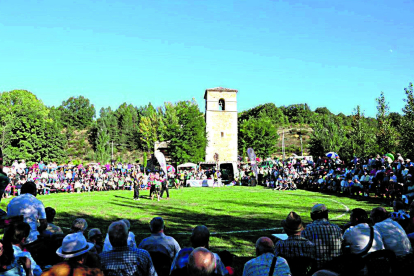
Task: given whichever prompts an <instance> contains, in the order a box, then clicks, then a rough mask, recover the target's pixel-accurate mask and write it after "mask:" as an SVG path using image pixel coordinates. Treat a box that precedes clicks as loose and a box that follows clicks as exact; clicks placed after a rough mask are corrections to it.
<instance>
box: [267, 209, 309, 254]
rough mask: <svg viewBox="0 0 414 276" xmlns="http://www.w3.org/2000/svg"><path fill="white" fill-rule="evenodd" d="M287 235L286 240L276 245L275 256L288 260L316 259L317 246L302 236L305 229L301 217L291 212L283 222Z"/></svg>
mask: <svg viewBox="0 0 414 276" xmlns="http://www.w3.org/2000/svg"><path fill="white" fill-rule="evenodd" d="M282 226H283V229H284V231H285V233H286V234H287V235H288V238H287V239H286V240H280V241H278V242H277V243H276V245H275V255H281V256H284V257H287V258H294V257H308V258H312V259H315V258H316V247H315V244H314V243H313V242H311V241H309V240H308V239H306V238H304V237H302V236H301V233H302V231H303V230H304V229H305V228H304V227H303V224H302V219H301V217H300V216H299V215H298V214H296V213H295V212H293V211H292V212H290V213H289V215H288V216H287V218H286V219H285V220H283V221H282Z"/></svg>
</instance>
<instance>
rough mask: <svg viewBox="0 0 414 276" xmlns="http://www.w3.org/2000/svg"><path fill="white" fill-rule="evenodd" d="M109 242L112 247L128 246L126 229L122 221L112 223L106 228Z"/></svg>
mask: <svg viewBox="0 0 414 276" xmlns="http://www.w3.org/2000/svg"><path fill="white" fill-rule="evenodd" d="M108 236H109V241H110V242H111V244H112V246H113V247H120V246H126V245H127V244H128V242H127V241H128V227H127V225H126V224H125V222H123V221H122V220H119V221H115V222H112V223H111V225H109V227H108Z"/></svg>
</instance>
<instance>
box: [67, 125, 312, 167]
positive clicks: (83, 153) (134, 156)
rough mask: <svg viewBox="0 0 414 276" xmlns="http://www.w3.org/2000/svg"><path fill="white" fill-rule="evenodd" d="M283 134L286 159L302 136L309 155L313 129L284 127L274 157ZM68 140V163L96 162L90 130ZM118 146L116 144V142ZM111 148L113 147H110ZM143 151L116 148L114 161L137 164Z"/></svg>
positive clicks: (279, 152)
mask: <svg viewBox="0 0 414 276" xmlns="http://www.w3.org/2000/svg"><path fill="white" fill-rule="evenodd" d="M283 132H284V133H285V152H286V157H289V156H292V154H293V153H294V154H296V155H301V149H300V135H301V134H302V142H303V154H304V155H309V152H308V147H307V144H308V141H309V139H310V133H311V132H312V128H311V127H309V126H308V125H302V126H299V125H298V126H295V125H290V126H284V127H279V128H278V130H277V133H278V135H279V141H278V143H277V145H276V152H275V153H274V154H273V157H282V137H283ZM63 133H65V135H66V137H67V138H68V141H69V142H68V144H67V145H66V148H65V151H66V153H67V161H68V162H70V161H72V162H74V161H75V160H76V161H75V162H78V161H82V162H95V161H96V160H95V153H94V151H93V147H92V145H91V144H90V142H89V140H88V130H87V129H84V130H80V131H73V132H71V133H66V130H64V131H63ZM115 144H116V142H115ZM109 146H111V145H109ZM142 156H143V155H142V152H141V151H128V150H126V149H118V148H117V147H116V146H114V159H115V160H119V161H125V162H136V160H142Z"/></svg>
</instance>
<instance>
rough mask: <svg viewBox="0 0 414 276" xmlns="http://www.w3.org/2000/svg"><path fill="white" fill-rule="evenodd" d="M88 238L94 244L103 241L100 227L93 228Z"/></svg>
mask: <svg viewBox="0 0 414 276" xmlns="http://www.w3.org/2000/svg"><path fill="white" fill-rule="evenodd" d="M88 240H90V241H91V242H93V243H94V244H96V243H100V242H102V232H101V230H100V229H99V228H92V229H91V230H89V232H88Z"/></svg>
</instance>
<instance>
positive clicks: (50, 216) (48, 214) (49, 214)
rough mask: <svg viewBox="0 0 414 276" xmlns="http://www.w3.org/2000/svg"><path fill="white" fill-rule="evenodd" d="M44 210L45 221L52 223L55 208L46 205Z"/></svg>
mask: <svg viewBox="0 0 414 276" xmlns="http://www.w3.org/2000/svg"><path fill="white" fill-rule="evenodd" d="M45 211H46V220H47V222H49V223H52V222H53V220H54V219H55V216H56V210H55V209H53V208H52V207H46V208H45Z"/></svg>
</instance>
